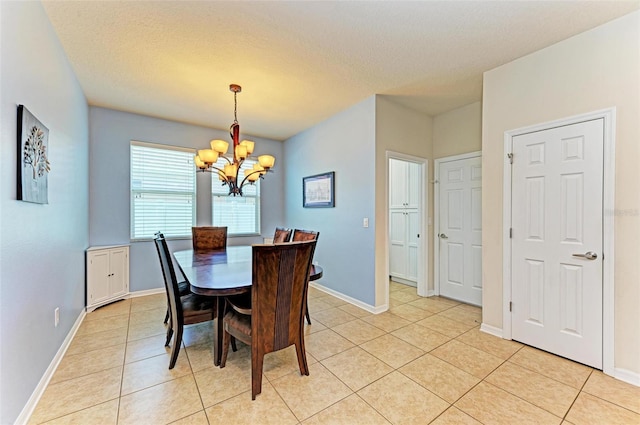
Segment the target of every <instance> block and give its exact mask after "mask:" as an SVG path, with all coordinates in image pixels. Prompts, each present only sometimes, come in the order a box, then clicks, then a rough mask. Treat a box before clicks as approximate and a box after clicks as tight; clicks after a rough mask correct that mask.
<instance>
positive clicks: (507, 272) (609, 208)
mask: <svg viewBox="0 0 640 425" xmlns="http://www.w3.org/2000/svg"><path fill="white" fill-rule="evenodd" d="M595 119H603V121H604V135H603V137H604V148H603V149H604V152H603V155H604V156H603V163H604V164H603V165H604V168H603V176H602V180H603V199H602V209H603V220H602V221H603V222H602V250H603V254H604V258H605V261H603V262H602V286H603V289H602V371H603V372H604V373H605V374H607V375H610V376H614V377H617V374H618V372H617V371H618V369H615V367H614V364H615V324H614V312H615V300H614V294H615V290H614V284H615V279H614V270H615V267H614V265H615V256H614V214H613V211H614V208H615V127H616V108H615V107H612V108H607V109H602V110H599V111H594V112H589V113H585V114H580V115H575V116H572V117H568V118H563V119H559V120H555V121H549V122H546V123H541V124H536V125H533V126H529V127H523V128H519V129H515V130H510V131H505V133H504V161H505V162H504V164H505V165H504V185H503V189H504V190H503V212H502V220H503V229H502V230H503V232H502V238H503V239H502V246H503V250H502V261H503V272H502V294H503V310H502V311H503V313H502V329H503V338H505V339H511V312H510V311H509V301H510V300H511V240H510V239H509V228H510V227H511V165H510V163H509V160H508V158H507V154H509V153H511V152H512V143H513V138H514V137H516V136H519V135H522V134H526V133H532V132H535V131H541V130H546V129H550V128H555V127H561V126H566V125H571V124H576V123H580V122H584V121H589V120H595ZM620 373H621V374H622V376H624V377H627V376H629V375H628V374H627V373H626V371H625V372H620ZM630 373H633V372H630ZM619 379H622V380H625V379H623V378H619ZM631 379H632V380H633V379H635V378H631ZM627 382H629V381H627Z"/></svg>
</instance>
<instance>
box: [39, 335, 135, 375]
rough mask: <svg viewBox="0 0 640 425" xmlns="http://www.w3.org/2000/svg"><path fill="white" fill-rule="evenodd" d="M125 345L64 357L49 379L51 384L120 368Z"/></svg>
mask: <svg viewBox="0 0 640 425" xmlns="http://www.w3.org/2000/svg"><path fill="white" fill-rule="evenodd" d="M124 350H125V344H120V345H114V346H112V347H106V348H103V349H102V350H100V351H87V352H84V353H80V354H71V355H65V356H64V357H63V358H62V361H61V362H60V364H59V365H58V368H57V369H56V373H54V374H53V377H52V378H51V383H52V384H55V383H56V382H60V381H66V380H68V379H73V378H78V377H80V376H85V375H90V374H92V373H95V372H100V371H102V370H106V369H112V368H114V367H118V366H122V364H123V363H124Z"/></svg>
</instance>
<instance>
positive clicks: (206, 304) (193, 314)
mask: <svg viewBox="0 0 640 425" xmlns="http://www.w3.org/2000/svg"><path fill="white" fill-rule="evenodd" d="M180 301H181V302H182V309H183V313H182V314H183V316H184V323H185V324H186V325H187V324H191V323H199V322H201V321H203V319H204V318H205V317H208V318H209V319H208V320H212V319H214V318H215V311H216V309H215V305H214V302H213V300H212V299H211V298H210V297H201V296H199V295H196V294H191V293H190V294H187V295H183V296H182V297H180Z"/></svg>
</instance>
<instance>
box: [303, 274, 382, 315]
mask: <svg viewBox="0 0 640 425" xmlns="http://www.w3.org/2000/svg"><path fill="white" fill-rule="evenodd" d="M309 286H311V287H313V288H316V289H318V290H319V291H322V292H325V293H327V294H329V295H333V296H334V297H336V298H339V299H341V300H342V301H346V302H348V303H349V304H353V305H355V306H356V307H360V308H361V309H363V310H366V311H368V312H369V313H373V314H379V313H382V312H384V311H387V310H388V306H380V307H374V306H372V305H369V304H366V303H363V302H362V301H360V300H356V299H355V298H351V297H350V296H348V295H344V294H342V293H340V292H337V291H334V290H333V289H330V288H327V287H326V286H322V285H320V284H319V283H317V282H313V283H312V282H309Z"/></svg>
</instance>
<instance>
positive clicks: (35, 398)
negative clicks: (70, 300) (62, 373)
mask: <svg viewBox="0 0 640 425" xmlns="http://www.w3.org/2000/svg"><path fill="white" fill-rule="evenodd" d="M86 315H87V313H86V312H85V311H84V309H82V311H81V312H80V315H79V316H78V318H77V319H76V322H75V323H74V324H73V326H72V327H71V329H70V330H69V333H68V334H67V337H66V338H65V339H64V341H62V345H61V346H60V348H59V349H58V352H57V353H56V355H55V356H54V357H53V359H52V360H51V363H50V364H49V367H48V368H47V370H45V372H44V374H43V375H42V378H40V382H38V385H37V386H36V388H35V390H33V393H31V397H29V400H28V401H27V404H25V406H24V407H23V408H22V412H20V414H19V415H18V418H17V419H16V421H15V424H18V425H21V424H26V423H27V422H29V418H31V415H32V414H33V411H34V410H35V408H36V406H37V405H38V402H39V401H40V398H42V394H44V391H45V390H46V389H47V385H49V382H50V381H51V378H52V377H53V374H54V373H55V372H56V369H57V368H58V366H59V365H60V362H61V361H62V358H63V357H64V355H65V353H66V352H67V350H68V349H69V345H71V341H73V337H74V336H76V332H78V329H79V328H80V325H81V324H82V321H83V320H84V318H85V316H86Z"/></svg>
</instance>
